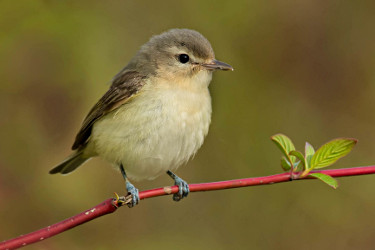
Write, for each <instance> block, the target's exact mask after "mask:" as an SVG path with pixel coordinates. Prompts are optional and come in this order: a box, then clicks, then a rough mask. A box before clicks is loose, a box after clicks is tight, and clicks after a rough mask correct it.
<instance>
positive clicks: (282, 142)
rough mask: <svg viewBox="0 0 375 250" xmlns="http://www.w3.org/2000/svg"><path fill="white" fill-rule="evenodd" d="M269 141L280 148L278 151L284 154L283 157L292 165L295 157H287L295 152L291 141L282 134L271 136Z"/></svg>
mask: <svg viewBox="0 0 375 250" xmlns="http://www.w3.org/2000/svg"><path fill="white" fill-rule="evenodd" d="M271 140H272V141H273V142H274V143H275V144H276V146H278V147H279V148H280V150H281V151H282V152H283V153H284V155H285V157H286V158H287V159H288V160H290V161H291V163H294V161H295V157H291V156H289V152H290V151H292V150H295V147H294V145H293V142H292V140H290V139H289V137H287V136H286V135H283V134H276V135H274V136H271Z"/></svg>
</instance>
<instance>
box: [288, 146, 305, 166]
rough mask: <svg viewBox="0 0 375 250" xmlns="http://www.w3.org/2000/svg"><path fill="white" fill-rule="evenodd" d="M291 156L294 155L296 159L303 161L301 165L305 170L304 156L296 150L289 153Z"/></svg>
mask: <svg viewBox="0 0 375 250" xmlns="http://www.w3.org/2000/svg"><path fill="white" fill-rule="evenodd" d="M289 155H293V156H295V157H297V158H298V159H299V160H300V161H301V164H302V166H303V167H304V168H305V165H306V163H305V157H303V154H302V153H301V152H299V151H296V150H292V151H290V152H289Z"/></svg>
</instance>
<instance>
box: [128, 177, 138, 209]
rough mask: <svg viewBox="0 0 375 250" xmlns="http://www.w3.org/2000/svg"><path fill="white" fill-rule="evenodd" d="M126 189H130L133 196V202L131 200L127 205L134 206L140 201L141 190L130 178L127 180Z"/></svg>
mask: <svg viewBox="0 0 375 250" xmlns="http://www.w3.org/2000/svg"><path fill="white" fill-rule="evenodd" d="M126 190H127V191H128V195H131V196H132V200H131V202H129V203H128V204H127V205H128V207H130V208H131V207H134V206H135V205H137V204H138V203H139V191H138V189H137V188H135V187H134V185H133V184H131V183H130V182H129V181H128V180H127V181H126Z"/></svg>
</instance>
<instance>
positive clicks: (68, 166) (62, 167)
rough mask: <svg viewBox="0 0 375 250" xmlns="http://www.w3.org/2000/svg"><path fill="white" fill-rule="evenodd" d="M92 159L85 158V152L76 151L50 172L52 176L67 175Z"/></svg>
mask: <svg viewBox="0 0 375 250" xmlns="http://www.w3.org/2000/svg"><path fill="white" fill-rule="evenodd" d="M88 159H90V158H87V157H84V156H83V151H76V152H74V153H73V154H72V155H70V156H69V157H68V158H67V159H65V160H64V161H63V162H61V163H60V164H59V165H57V166H56V167H54V168H53V169H51V170H50V171H49V173H50V174H57V173H61V174H67V173H70V172H72V171H74V170H75V169H76V168H78V167H79V166H81V165H82V164H83V163H84V162H85V161H87V160H88Z"/></svg>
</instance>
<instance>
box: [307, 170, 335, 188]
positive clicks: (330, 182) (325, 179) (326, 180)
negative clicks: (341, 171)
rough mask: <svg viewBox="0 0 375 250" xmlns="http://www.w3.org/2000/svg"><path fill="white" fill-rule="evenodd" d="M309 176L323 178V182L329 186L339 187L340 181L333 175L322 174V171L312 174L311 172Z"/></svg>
mask: <svg viewBox="0 0 375 250" xmlns="http://www.w3.org/2000/svg"><path fill="white" fill-rule="evenodd" d="M308 176H313V177H315V178H317V179H319V180H321V181H322V182H324V183H326V184H328V185H329V186H331V187H333V188H334V189H336V188H337V187H338V183H337V181H336V179H334V178H333V177H332V176H329V175H326V174H322V173H312V174H309V175H308Z"/></svg>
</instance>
